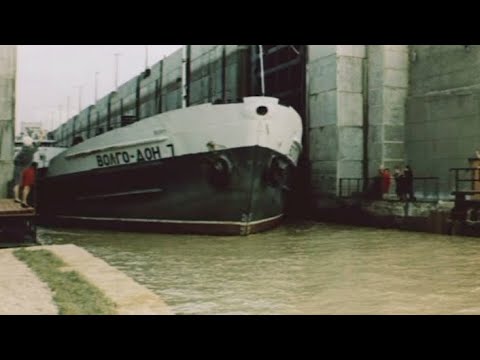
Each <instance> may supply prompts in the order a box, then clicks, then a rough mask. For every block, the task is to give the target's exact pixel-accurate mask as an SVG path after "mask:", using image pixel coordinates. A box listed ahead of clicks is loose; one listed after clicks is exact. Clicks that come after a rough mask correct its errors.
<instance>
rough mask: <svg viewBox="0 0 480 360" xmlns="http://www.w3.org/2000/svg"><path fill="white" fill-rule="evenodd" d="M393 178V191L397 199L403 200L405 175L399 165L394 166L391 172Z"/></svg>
mask: <svg viewBox="0 0 480 360" xmlns="http://www.w3.org/2000/svg"><path fill="white" fill-rule="evenodd" d="M393 177H394V179H395V193H396V194H397V196H398V199H399V200H402V201H403V200H405V198H406V196H405V175H404V173H403V171H402V170H400V167H398V166H396V167H395V171H394V174H393Z"/></svg>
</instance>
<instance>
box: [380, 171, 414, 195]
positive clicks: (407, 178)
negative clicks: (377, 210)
mask: <svg viewBox="0 0 480 360" xmlns="http://www.w3.org/2000/svg"><path fill="white" fill-rule="evenodd" d="M393 179H394V180H395V193H396V194H397V196H398V199H399V200H402V201H406V200H409V201H415V200H416V198H415V195H414V191H413V171H412V169H411V168H410V166H408V165H406V166H405V167H404V168H403V169H402V168H400V167H399V166H396V167H395V170H394V173H393ZM376 180H377V182H376V184H377V185H376V188H377V189H378V192H377V193H378V194H379V195H380V197H381V198H384V196H385V194H388V193H389V192H390V186H391V183H392V175H391V173H390V169H388V168H383V167H380V169H379V170H378V176H377V178H376Z"/></svg>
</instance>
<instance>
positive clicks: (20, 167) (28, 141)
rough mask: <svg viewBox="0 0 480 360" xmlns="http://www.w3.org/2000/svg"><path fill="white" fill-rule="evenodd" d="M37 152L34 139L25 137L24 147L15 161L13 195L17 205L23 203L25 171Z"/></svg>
mask: <svg viewBox="0 0 480 360" xmlns="http://www.w3.org/2000/svg"><path fill="white" fill-rule="evenodd" d="M36 151H37V147H36V146H35V145H34V144H33V139H32V138H31V137H30V136H25V137H24V138H23V146H22V148H21V149H20V152H19V153H18V154H17V156H15V159H14V160H13V164H14V166H15V168H14V170H13V180H14V186H13V194H14V197H15V198H14V201H15V202H16V203H19V204H21V203H22V200H20V185H21V183H22V176H23V171H24V170H25V169H26V168H28V167H29V166H30V165H31V164H32V162H33V155H34V154H35V152H36Z"/></svg>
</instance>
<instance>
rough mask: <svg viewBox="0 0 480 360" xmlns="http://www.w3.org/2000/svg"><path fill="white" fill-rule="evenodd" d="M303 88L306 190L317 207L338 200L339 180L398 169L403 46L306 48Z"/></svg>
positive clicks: (405, 75) (404, 62)
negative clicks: (308, 172) (305, 84)
mask: <svg viewBox="0 0 480 360" xmlns="http://www.w3.org/2000/svg"><path fill="white" fill-rule="evenodd" d="M308 83H309V89H308V108H309V114H308V116H309V121H308V123H309V124H310V125H309V129H308V130H307V131H308V139H309V145H310V146H309V148H310V149H309V150H310V153H309V159H310V164H311V174H312V175H311V186H312V194H313V196H314V197H316V198H318V199H319V200H318V201H320V204H319V206H322V204H321V201H322V198H324V197H325V196H327V197H328V196H335V195H337V192H338V186H339V179H340V178H362V177H363V176H364V175H365V176H368V177H372V176H374V175H375V174H376V172H377V170H378V168H379V166H380V165H384V166H386V167H394V166H395V165H397V164H399V163H403V161H404V153H405V151H404V122H405V99H406V95H407V86H408V48H407V46H403V45H372V46H371V45H368V46H367V45H309V61H308ZM365 151H366V152H365ZM367 165H368V166H367Z"/></svg>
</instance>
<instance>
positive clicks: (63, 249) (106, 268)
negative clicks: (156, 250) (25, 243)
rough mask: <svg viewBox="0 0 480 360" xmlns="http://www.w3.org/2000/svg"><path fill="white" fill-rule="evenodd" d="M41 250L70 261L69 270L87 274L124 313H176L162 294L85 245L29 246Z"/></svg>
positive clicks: (66, 261) (119, 311)
mask: <svg viewBox="0 0 480 360" xmlns="http://www.w3.org/2000/svg"><path fill="white" fill-rule="evenodd" d="M37 249H46V250H49V251H51V252H52V253H53V254H55V255H56V256H58V257H59V258H60V259H62V260H63V262H65V264H67V266H68V269H65V270H74V271H77V272H78V273H80V274H81V275H83V276H84V277H85V278H86V279H87V281H88V282H90V283H91V284H92V285H94V286H96V287H97V288H99V289H100V290H101V291H103V293H104V294H105V295H106V296H107V297H108V298H110V299H111V300H112V301H113V302H114V303H115V304H116V305H117V308H116V309H117V313H118V314H120V315H173V312H172V311H171V309H170V308H169V307H168V306H167V304H166V303H165V302H164V301H163V300H162V298H160V296H158V295H157V294H155V293H154V292H153V291H151V290H149V289H147V288H146V287H144V286H142V285H140V284H138V283H137V282H135V281H134V280H133V279H131V278H129V277H128V276H127V275H125V274H124V273H123V272H121V271H120V270H118V269H116V268H114V267H112V266H110V265H108V264H107V263H106V262H105V261H103V260H102V259H99V258H97V257H95V256H93V255H92V254H90V253H89V252H88V251H86V250H85V249H83V248H80V247H78V246H75V245H50V246H36V247H30V248H27V250H29V251H35V250H37Z"/></svg>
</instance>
